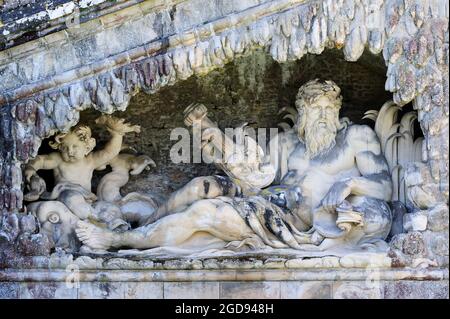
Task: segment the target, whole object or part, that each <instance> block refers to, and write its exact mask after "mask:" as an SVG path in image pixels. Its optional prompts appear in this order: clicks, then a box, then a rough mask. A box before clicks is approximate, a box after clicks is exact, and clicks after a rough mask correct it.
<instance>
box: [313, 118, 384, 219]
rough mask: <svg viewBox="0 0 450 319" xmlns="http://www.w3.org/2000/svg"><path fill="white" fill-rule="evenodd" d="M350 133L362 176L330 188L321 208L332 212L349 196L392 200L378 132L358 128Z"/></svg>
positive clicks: (349, 137) (358, 126)
mask: <svg viewBox="0 0 450 319" xmlns="http://www.w3.org/2000/svg"><path fill="white" fill-rule="evenodd" d="M349 129H350V130H351V131H349V132H348V141H349V144H350V145H351V147H352V149H353V151H354V154H355V162H356V166H357V168H358V170H359V171H360V173H361V176H358V177H350V178H346V179H344V180H342V181H340V182H338V183H336V184H334V185H333V186H332V187H331V189H330V191H329V192H328V194H327V195H326V196H325V198H324V199H323V200H322V206H323V207H324V208H325V209H326V210H328V211H330V212H332V211H334V209H335V208H336V206H337V205H339V204H340V203H342V201H343V200H344V199H346V198H347V197H348V196H349V195H358V196H370V197H374V198H378V199H382V200H385V201H389V200H390V199H391V196H392V180H391V176H390V174H389V167H388V165H387V162H386V159H385V158H384V155H383V154H382V152H381V146H380V142H379V141H378V137H377V136H376V134H375V132H374V131H373V130H372V129H371V128H370V127H368V126H365V125H355V126H353V127H351V128H349Z"/></svg>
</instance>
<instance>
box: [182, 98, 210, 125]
mask: <svg viewBox="0 0 450 319" xmlns="http://www.w3.org/2000/svg"><path fill="white" fill-rule="evenodd" d="M207 111H208V110H207V108H206V106H204V105H203V104H199V103H192V104H190V105H189V106H188V107H187V108H186V109H185V110H184V116H185V117H184V123H185V124H186V126H191V125H193V123H194V122H195V121H201V120H202V119H203V118H204V117H205V116H206V114H207Z"/></svg>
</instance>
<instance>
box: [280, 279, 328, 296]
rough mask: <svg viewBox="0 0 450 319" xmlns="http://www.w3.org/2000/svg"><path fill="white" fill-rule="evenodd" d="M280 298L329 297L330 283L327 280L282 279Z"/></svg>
mask: <svg viewBox="0 0 450 319" xmlns="http://www.w3.org/2000/svg"><path fill="white" fill-rule="evenodd" d="M280 297H281V299H331V298H332V283H331V282H327V281H323V282H322V281H311V282H298V281H284V282H281V283H280Z"/></svg>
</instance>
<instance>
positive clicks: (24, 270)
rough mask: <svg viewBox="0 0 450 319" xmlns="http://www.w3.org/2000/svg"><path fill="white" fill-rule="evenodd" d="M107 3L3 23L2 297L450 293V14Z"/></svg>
mask: <svg viewBox="0 0 450 319" xmlns="http://www.w3.org/2000/svg"><path fill="white" fill-rule="evenodd" d="M49 1H50V0H46V1H44V2H46V3H47V2H49ZM25 2H27V1H25ZM68 2H70V3H72V2H71V1H69V0H68ZM98 2H99V3H101V4H99V3H97V2H95V3H94V2H89V1H82V2H80V3H78V2H76V3H75V2H73V8H78V9H81V11H78V14H79V18H80V19H81V20H79V21H78V22H79V23H78V24H76V26H75V27H74V25H73V21H72V20H70V21H71V22H70V23H69V22H68V20H64V18H69V17H71V13H70V12H72V11H71V10H72V9H71V8H72V4H69V5H68V6H64V8H63V9H61V8H59V7H58V6H57V5H55V6H54V5H53V4H50V5H47V6H46V7H45V8H44V7H42V8H40V7H39V6H40V5H41V4H33V10H35V11H36V12H38V11H39V10H43V11H42V12H44V11H45V12H46V13H45V14H46V15H45V16H46V18H45V19H44V20H39V21H37V20H34V18H33V17H34V16H33V17H27V18H26V19H18V20H17V21H15V20H14V18H11V17H13V16H14V15H12V14H11V12H12V11H8V10H14V9H15V8H17V6H19V7H20V5H19V4H17V5H13V4H10V3H7V4H6V5H5V6H4V7H2V8H6V9H5V10H7V11H8V15H4V16H2V17H3V20H2V21H3V22H4V24H2V25H0V29H1V30H3V33H2V34H3V35H2V37H3V38H2V37H0V39H1V41H2V47H1V49H2V51H1V55H0V62H1V64H0V75H1V76H2V82H1V83H0V92H1V98H0V123H1V124H2V125H1V126H0V142H1V146H2V147H1V152H0V168H1V175H0V178H1V179H0V181H1V189H0V209H1V221H0V226H1V227H0V265H1V267H0V268H1V269H4V270H0V278H6V279H5V280H6V281H7V282H8V287H9V283H10V282H11V283H12V284H13V285H15V284H17V285H19V286H20V287H22V289H19V290H15V288H14V287H15V286H14V287H13V288H12V289H11V290H8V289H9V288H8V289H6V288H5V289H3V288H2V287H3V286H2V284H3V281H5V280H3V279H2V280H0V295H1V294H2V293H3V292H4V291H8V293H9V291H12V294H13V295H14V294H18V295H20V294H24V296H25V295H26V296H28V295H33V294H37V295H41V294H44V293H43V292H42V291H44V290H46V289H45V287H46V286H45V284H41V283H38V282H40V281H46V282H50V283H51V284H55V285H56V287H57V288H55V289H50V290H49V291H50V292H49V297H52V298H53V297H58V296H61V294H65V293H68V294H69V295H70V296H72V294H73V293H74V292H73V290H65V288H64V287H62V286H61V285H62V282H63V281H65V280H66V279H67V278H68V276H69V275H67V274H65V273H68V272H72V271H75V273H76V276H75V277H76V278H79V277H77V276H78V275H82V276H81V277H82V278H83V279H82V281H83V282H82V283H83V284H84V285H88V286H89V287H90V288H89V289H91V288H92V291H91V293H92V295H95V294H96V293H97V292H98V291H99V289H100V290H101V294H102V295H105V294H106V296H107V297H113V295H114V294H115V293H116V292H117V291H122V292H123V291H124V289H125V290H126V289H131V288H130V287H131V286H132V283H136V282H138V283H139V284H142V285H143V287H144V286H145V288H143V289H144V292H141V294H142V295H139V293H138V292H136V293H133V294H132V295H133V296H135V297H139V296H141V297H142V296H144V295H145V296H147V295H148V294H150V292H149V291H150V290H151V289H150V286H149V285H150V284H152V285H153V284H157V283H163V282H164V283H166V282H169V283H170V282H173V281H180V280H181V281H198V282H201V283H202V284H203V283H205V282H210V281H212V282H219V281H221V280H222V281H224V283H222V282H220V287H221V288H220V289H221V290H220V294H219V295H220V296H222V294H223V296H222V297H224V296H226V293H227V289H228V288H226V287H227V285H226V281H240V280H241V281H242V280H243V281H248V280H250V281H252V280H255V281H262V282H263V284H264V285H268V286H270V287H272V286H271V285H272V282H271V281H275V282H281V283H284V284H286V287H287V286H288V282H294V283H296V284H298V287H302V288H301V289H300V288H299V289H300V290H301V293H300V290H299V291H297V290H295V293H294V292H292V291H291V290H289V289H287V288H286V289H287V290H286V289H285V290H283V288H280V287H281V286H282V285H281V283H280V285H281V286H280V287H279V288H274V289H275V290H276V289H278V290H276V291H278V295H277V296H281V295H283V294H291V293H293V294H297V293H299V294H305V296H306V295H308V294H309V293H306V292H305V291H306V290H308V289H306V288H305V287H306V286H305V283H304V281H305V280H306V281H312V282H316V283H317V284H318V286H320V287H318V288H317V289H315V288H314V289H312V290H313V291H319V290H320V291H322V290H321V288H323V287H324V286H323V285H325V283H323V282H322V281H330V282H333V283H332V284H331V286H330V287H328V288H329V290H330V291H332V292H330V294H332V296H331V297H336V298H337V297H344V298H345V297H346V296H348V293H350V292H351V293H350V295H351V294H352V293H354V285H356V286H358V289H356V290H357V295H358V296H361V297H366V296H368V297H370V298H372V297H375V298H380V297H383V296H384V297H396V298H397V297H398V298H403V297H405V296H404V295H402V294H404V291H405V289H403V288H402V287H403V286H404V285H406V286H408V287H409V288H411V289H410V290H414V291H416V290H415V288H414V287H416V286H420V289H417V291H418V292H420V296H425V294H429V296H433V297H435V296H437V297H442V296H444V297H445V296H447V297H448V272H446V270H447V268H448V137H447V134H448V97H447V93H448V4H446V3H444V2H442V1H430V2H427V3H425V4H422V3H421V2H420V1H411V2H403V1H395V0H392V1H391V0H388V1H378V2H373V3H372V2H371V3H365V2H364V3H362V2H360V1H344V2H336V3H334V2H330V1H312V0H311V1H303V0H298V1H297V0H291V1H278V0H277V1H265V0H262V1H257V2H255V1H237V0H236V1H234V0H232V1H227V2H214V3H213V2H211V3H210V4H209V5H207V6H205V5H204V3H202V1H199V0H185V1H176V3H175V2H174V3H171V4H170V5H169V4H164V3H160V2H159V1H142V2H139V3H132V2H131V1H124V3H123V4H118V3H117V4H116V3H115V2H109V1H106V2H105V3H103V2H104V1H102V0H99V1H98ZM47 4H48V3H47ZM10 6H11V7H10ZM8 8H9V9H8ZM58 8H59V9H58ZM197 9H198V10H200V11H201V12H203V14H201V15H198V14H195V12H197V11H198V10H197ZM16 12H19V11H16ZM26 12H28V11H24V12H22V11H21V13H20V14H19V15H26V14H27V13H26ZM22 18H23V17H22ZM72 18H73V17H72ZM5 19H6V20H5ZM11 19H12V20H11ZM46 19H49V20H48V21H47V20H46ZM75 20H76V19H75ZM30 28H31V29H36V30H40V31H39V32H31V33H23V32H24V30H25V31H26V30H28V29H30ZM229 129H238V130H237V131H236V130H235V131H233V133H235V132H238V131H239V132H241V134H240V136H238V135H239V134H238V135H235V136H230V135H228V134H227V130H229ZM255 132H257V133H258V134H257V135H255V134H254V133H255ZM260 133H263V134H262V136H260ZM240 138H243V139H242V140H241V139H240ZM186 145H187V148H186V147H184V148H183V150H182V151H181V152H180V146H186ZM199 145H200V147H199V148H197V149H196V147H198V146H199ZM199 149H201V150H202V152H201V153H200V157H198V153H196V150H197V151H198V150H199ZM228 150H231V151H230V153H227V151H228ZM222 151H223V152H222ZM217 155H220V157H221V158H222V161H221V162H216V163H212V162H213V161H214V160H217ZM202 156H203V157H202ZM174 158H176V159H177V160H174ZM180 158H182V159H183V160H182V161H181V162H180V161H179V159H180ZM199 158H200V160H198V159H199ZM46 269H50V271H49V272H45V270H46ZM372 269H376V272H377V276H378V275H379V277H377V278H379V282H378V283H379V286H377V288H374V289H372V288H373V287H366V285H365V284H363V282H364V281H365V280H366V275H367V272H371V271H372ZM115 270H117V271H118V272H115ZM172 270H175V272H171V271H172ZM241 270H246V271H245V272H243V273H240V271H241ZM140 271H141V272H140ZM222 272H223V274H222ZM99 276H106V277H105V278H106V281H107V282H108V284H107V286H108V287H107V289H106V290H105V289H103V288H101V287H100V288H98V287H97V288H98V289H97V288H95V285H96V282H97V281H98V280H99ZM69 277H70V276H69ZM102 278H103V277H102ZM124 278H125V279H124ZM255 278H256V279H255ZM103 279H104V278H103ZM103 279H102V280H103ZM27 280H28V281H30V282H31V283H32V286H33V287H35V286H36V287H43V290H42V289H41V288H36V289H37V290H36V289H34V288H33V289H34V290H33V289H31V288H28V286H27V287H25V288H24V286H23V285H24V284H26V285H28V284H29V283H28V282H26V281H27ZM345 280H351V281H353V283H352V284H351V285H346V284H344V282H343V281H345ZM421 280H424V282H419V281H421ZM141 281H142V282H141ZM432 281H435V282H432ZM110 284H111V287H112V286H114V287H115V285H117V287H119V288H118V289H117V290H116V289H115V288H114V289H110V287H109V286H110ZM308 284H309V283H308ZM236 285H237V283H236ZM60 286H61V287H60ZM244 286H245V285H244ZM244 286H242V287H244ZM313 286H314V285H313ZM133 287H134V286H133ZM152 287H153V286H152ZM158 287H159V286H158ZM223 287H225V288H223ZM289 287H290V286H289ZM60 288H61V289H60ZM63 288H64V289H63ZM66 288H67V287H66ZM222 288H223V289H222ZM319 288H320V289H319ZM328 288H327V289H328ZM409 288H408V289H409ZM102 289H103V290H105V291H103V290H102ZM152 289H153V288H152ZM229 289H230V291H231V290H233V289H234V286H233V287H231V286H230V287H229ZM280 289H281V290H280ZM305 289H306V290H305ZM288 290H289V291H288ZM325 290H326V289H325ZM86 291H90V290H86V289H81V288H80V287H77V288H76V294H75V297H80V296H81V295H80V294H81V293H83V294H86ZM155 291H161V294H162V295H161V296H166V291H165V286H164V285H163V286H162V287H159V288H157V289H156V290H155ZM163 291H164V293H162V292H163ZM243 291H244V292H246V293H248V296H251V295H252V293H253V292H252V291H250V290H245V289H243ZM283 291H284V292H283ZM349 291H350V292H349ZM22 292H23V293H22ZM122 292H121V293H120V294H121V295H120V296H122V297H123V296H126V295H127V293H122ZM288 292H289V293H288ZM425 292H426V293H425ZM79 293H80V294H79ZM168 294H169V291H167V295H168ZM87 295H89V294H87ZM87 295H86V296H87ZM188 295H189V294H188ZM157 296H159V295H157ZM161 296H159V297H161ZM427 296H428V295H427Z"/></svg>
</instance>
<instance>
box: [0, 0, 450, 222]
mask: <svg viewBox="0 0 450 319" xmlns="http://www.w3.org/2000/svg"><path fill="white" fill-rule="evenodd" d="M233 3H234V2H233ZM185 5H186V6H187V5H191V6H192V7H193V8H194V9H195V8H199V6H201V2H199V1H194V0H192V1H185ZM140 8H141V11H139V13H136V12H137V11H133V9H130V10H131V11H127V12H126V13H124V16H125V17H127V18H129V21H127V26H129V27H130V28H129V30H138V29H137V28H138V27H139V26H140V25H139V23H141V22H142V21H143V22H145V21H146V19H148V20H150V19H153V20H152V21H153V22H155V21H156V20H154V19H155V18H154V15H155V14H157V13H158V12H159V11H158V10H159V9H158V8H153V9H147V12H146V11H144V10H142V7H140ZM166 9H167V10H169V9H170V8H165V9H164V10H166ZM230 12H231V13H228V14H222V16H221V15H220V14H219V13H215V16H214V19H211V20H210V21H208V20H207V18H204V17H201V16H200V15H199V16H197V20H196V21H195V23H193V26H192V27H187V28H185V30H183V31H182V32H176V31H174V32H172V33H169V34H167V35H164V34H161V36H160V37H159V38H155V39H153V40H151V41H145V39H144V37H141V38H140V39H138V40H136V39H133V40H132V41H134V42H133V46H132V47H131V48H127V49H126V50H122V51H120V52H117V53H114V54H111V50H110V49H111V48H109V49H108V50H106V51H105V52H99V53H98V57H97V58H95V59H94V60H92V61H91V62H90V63H88V64H85V65H81V66H78V67H74V68H72V69H69V70H65V71H61V72H56V71H55V70H52V72H50V71H48V70H44V71H42V70H41V71H40V72H38V73H39V74H38V75H36V74H31V75H30V77H29V78H28V79H27V80H24V81H22V82H20V81H19V83H18V84H17V83H13V84H12V85H11V86H9V87H7V86H4V87H3V88H2V96H1V98H0V123H2V127H1V128H0V132H1V133H0V141H1V142H2V144H3V145H4V147H3V148H2V150H1V153H0V155H1V156H0V166H1V177H2V186H1V190H0V209H1V210H3V211H5V212H7V211H9V212H14V211H17V210H18V209H20V208H21V207H22V179H21V163H25V162H27V161H28V159H29V158H32V157H34V156H35V155H36V154H37V150H38V148H39V146H40V143H41V141H42V139H43V138H45V137H47V136H49V135H52V134H54V133H55V132H57V131H65V130H68V129H69V128H70V127H72V126H73V125H75V124H76V122H77V121H78V117H79V112H80V111H81V110H84V109H86V108H88V107H93V108H95V109H97V110H99V111H101V112H104V113H113V112H115V111H117V110H124V109H126V107H127V105H128V102H129V100H130V98H131V97H132V96H133V95H134V94H136V93H137V92H138V91H139V90H143V91H145V92H147V93H150V94H151V93H153V92H156V91H157V90H158V89H159V88H160V87H162V86H165V85H171V84H173V83H175V82H176V81H178V80H183V79H186V78H188V77H189V76H191V75H192V74H198V75H202V74H206V73H207V72H209V71H210V70H212V69H214V68H218V67H222V66H223V65H224V64H225V63H227V62H230V61H232V60H233V59H234V58H235V57H237V56H241V55H244V54H246V53H247V52H251V51H252V49H254V48H256V47H265V48H266V49H267V50H268V52H270V54H271V56H272V57H273V58H274V59H275V60H277V61H278V62H284V61H286V60H288V59H300V58H301V57H302V56H304V55H305V54H320V53H322V52H323V50H324V49H325V48H340V49H342V50H343V52H344V55H345V58H346V60H348V61H356V60H358V58H359V57H360V56H361V54H362V53H363V51H364V50H365V49H368V50H370V52H372V53H373V54H382V55H383V57H384V60H385V62H386V65H387V68H388V71H387V81H386V90H388V91H390V92H392V93H393V96H394V101H395V102H396V103H397V104H399V105H404V104H406V103H409V102H411V101H413V105H414V108H415V109H416V110H418V116H419V121H420V124H421V128H422V130H423V133H424V136H425V139H426V143H425V145H426V146H425V149H424V156H425V157H426V158H427V162H428V164H429V166H430V169H431V172H432V175H433V177H434V178H435V181H436V182H437V183H440V185H441V190H442V191H443V192H444V193H445V194H446V196H448V138H447V134H448V115H449V107H448V4H447V3H446V2H444V1H432V0H430V1H429V2H423V1H418V0H417V1H410V2H404V1H399V0H386V1H374V2H366V1H300V0H297V1H284V0H280V1H276V2H274V3H273V2H262V3H261V4H258V5H248V6H247V7H245V8H241V9H240V10H235V11H230ZM135 16H139V18H140V19H137V20H133V18H134V17H135ZM130 17H131V18H130ZM202 19H203V20H205V21H203V20H202ZM119 20H120V19H119ZM105 21H106V23H107V22H108V21H109V22H110V23H111V24H113V27H111V28H109V29H107V30H106V31H107V32H109V33H108V34H110V35H112V36H114V37H116V38H115V39H123V37H124V36H126V35H127V34H129V33H126V32H124V31H123V30H122V29H121V25H122V23H121V22H120V21H119V23H117V24H115V25H114V23H113V22H114V21H112V22H111V20H108V18H105V20H104V21H103V20H102V24H103V25H105ZM88 27H89V26H86V25H81V26H80V29H81V32H80V33H82V32H84V31H86V32H88V31H89V30H87V28H88ZM152 28H164V26H161V25H159V26H158V25H157V24H156V23H154V25H153V26H152ZM83 30H84V31H83ZM145 31H148V30H145ZM115 33H117V34H115ZM55 37H57V35H55ZM86 39H88V40H86V41H85V42H82V40H80V41H78V42H76V43H74V44H73V46H74V48H75V49H76V48H77V47H76V45H78V46H80V45H81V46H82V45H84V46H85V48H86V49H87V50H100V48H99V47H96V46H95V45H93V44H92V42H89V39H90V38H89V37H87V38H86ZM80 42H81V44H80ZM96 43H97V42H96ZM97 44H98V43H97ZM55 45H56V44H55ZM49 47H50V49H51V48H52V45H51V44H50V45H49ZM81 48H82V47H81ZM78 49H79V47H78ZM23 59H25V58H23ZM19 61H22V62H23V63H25V60H20V59H19ZM33 63H34V62H33ZM51 63H56V61H55V60H52V61H51ZM16 68H20V64H19V62H18V64H17V65H16ZM20 72H21V70H15V73H18V74H20ZM13 73H14V72H13ZM13 82H14V81H13ZM7 215H8V214H4V216H3V217H4V218H5V217H6V216H7Z"/></svg>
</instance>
